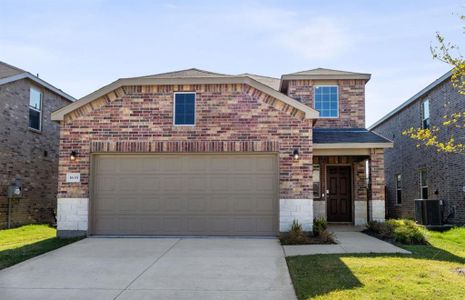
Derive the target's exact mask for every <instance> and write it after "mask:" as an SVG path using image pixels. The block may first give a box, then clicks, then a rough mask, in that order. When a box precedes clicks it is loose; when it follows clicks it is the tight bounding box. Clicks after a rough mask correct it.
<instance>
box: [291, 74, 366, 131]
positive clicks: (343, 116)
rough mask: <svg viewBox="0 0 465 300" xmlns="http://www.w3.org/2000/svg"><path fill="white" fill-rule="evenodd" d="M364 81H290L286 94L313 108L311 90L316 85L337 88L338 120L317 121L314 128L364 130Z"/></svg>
mask: <svg viewBox="0 0 465 300" xmlns="http://www.w3.org/2000/svg"><path fill="white" fill-rule="evenodd" d="M365 84H366V81H365V80H335V81H315V80H291V81H289V87H288V91H287V94H288V96H289V97H291V98H294V99H296V100H298V101H300V102H302V103H304V104H307V105H308V106H310V107H314V103H313V96H314V94H313V90H314V87H315V86H316V85H337V86H338V87H339V118H334V119H331V118H326V119H319V120H318V121H317V122H316V124H315V127H323V128H347V127H356V128H365Z"/></svg>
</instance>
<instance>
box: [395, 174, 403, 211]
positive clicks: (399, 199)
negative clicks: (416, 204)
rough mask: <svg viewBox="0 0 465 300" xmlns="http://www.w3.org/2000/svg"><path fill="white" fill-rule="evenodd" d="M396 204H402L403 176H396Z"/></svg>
mask: <svg viewBox="0 0 465 300" xmlns="http://www.w3.org/2000/svg"><path fill="white" fill-rule="evenodd" d="M396 203H397V205H400V204H402V175H401V174H397V175H396Z"/></svg>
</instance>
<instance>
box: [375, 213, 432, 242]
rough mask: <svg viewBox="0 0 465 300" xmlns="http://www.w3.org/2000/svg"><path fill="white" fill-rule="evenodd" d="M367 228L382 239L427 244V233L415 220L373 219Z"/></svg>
mask: <svg viewBox="0 0 465 300" xmlns="http://www.w3.org/2000/svg"><path fill="white" fill-rule="evenodd" d="M367 230H368V231H369V232H371V233H372V234H375V235H376V236H377V237H379V238H381V239H385V240H393V241H396V242H398V243H401V244H426V236H425V234H424V233H423V231H422V230H421V228H420V227H419V226H418V225H417V224H416V223H415V222H414V221H413V220H408V219H392V220H387V221H386V222H384V223H381V222H376V221H372V222H369V223H368V226H367Z"/></svg>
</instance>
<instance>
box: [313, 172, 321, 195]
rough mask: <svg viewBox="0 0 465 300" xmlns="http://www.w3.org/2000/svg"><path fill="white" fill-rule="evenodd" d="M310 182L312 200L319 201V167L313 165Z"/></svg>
mask: <svg viewBox="0 0 465 300" xmlns="http://www.w3.org/2000/svg"><path fill="white" fill-rule="evenodd" d="M312 181H313V198H314V199H319V198H320V194H321V187H320V165H313V174H312Z"/></svg>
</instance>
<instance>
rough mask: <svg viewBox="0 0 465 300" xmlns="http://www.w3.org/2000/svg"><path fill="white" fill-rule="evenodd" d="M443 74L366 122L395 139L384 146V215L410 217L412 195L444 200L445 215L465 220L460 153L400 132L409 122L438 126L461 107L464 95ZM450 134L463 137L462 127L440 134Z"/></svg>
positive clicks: (452, 220) (464, 181)
mask: <svg viewBox="0 0 465 300" xmlns="http://www.w3.org/2000/svg"><path fill="white" fill-rule="evenodd" d="M450 77H451V72H448V73H446V74H444V75H443V76H442V77H441V78H439V79H438V80H436V81H434V82H433V83H431V84H430V85H428V86H427V87H425V88H424V89H423V90H421V91H420V92H418V93H417V94H416V95H415V96H413V97H412V98H410V99H408V100H407V101H406V102H405V103H403V104H402V105H401V106H399V107H398V108H396V109H395V110H393V111H392V112H390V113H389V114H387V115H386V116H385V117H383V118H382V119H381V120H379V121H378V122H376V123H375V124H374V125H373V126H371V127H370V129H371V130H373V131H375V132H377V133H379V134H381V135H383V136H385V137H387V138H389V139H392V140H393V141H394V148H393V149H388V150H386V152H385V161H386V164H385V170H386V171H385V176H386V185H387V199H388V200H387V202H388V215H389V216H390V217H408V218H413V217H414V213H415V203H414V200H415V199H439V200H445V201H444V203H445V211H444V219H447V220H446V221H447V222H450V223H465V155H461V154H445V153H437V151H436V150H435V149H433V148H424V147H420V148H418V147H417V146H416V145H417V142H416V141H414V140H412V139H410V138H409V137H408V136H405V135H402V132H403V131H404V130H406V129H409V128H412V127H413V128H429V127H431V126H441V125H442V123H443V122H444V116H445V115H450V114H452V113H455V112H463V111H465V95H460V94H459V93H458V92H457V91H456V90H455V89H454V88H453V86H452V84H451V82H450ZM451 135H453V136H454V137H455V139H456V141H457V142H462V143H463V142H464V140H465V131H464V130H463V129H454V128H450V129H448V131H447V132H445V133H444V136H441V138H446V137H447V136H451Z"/></svg>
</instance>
